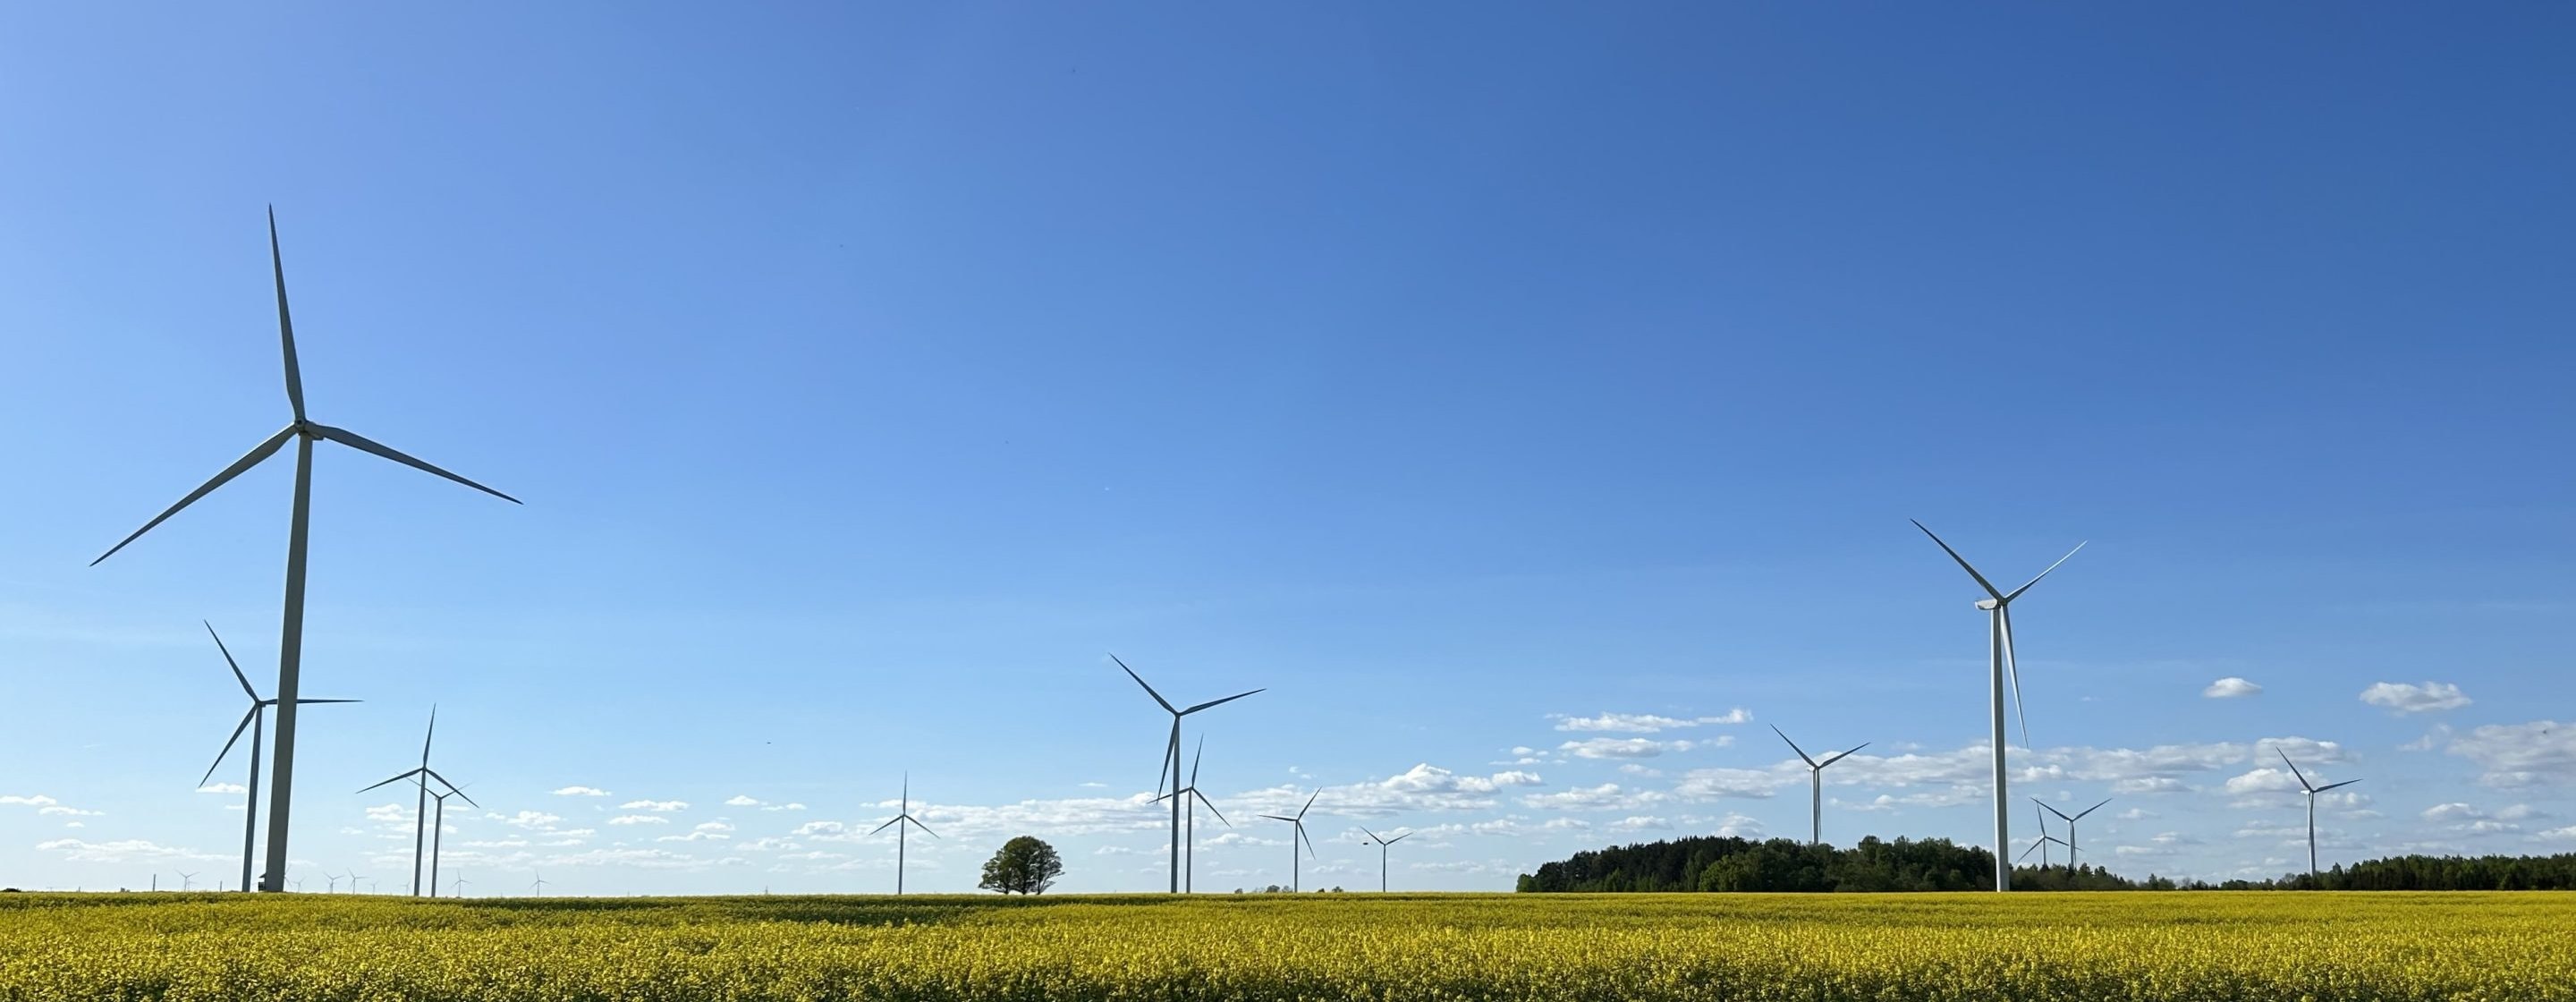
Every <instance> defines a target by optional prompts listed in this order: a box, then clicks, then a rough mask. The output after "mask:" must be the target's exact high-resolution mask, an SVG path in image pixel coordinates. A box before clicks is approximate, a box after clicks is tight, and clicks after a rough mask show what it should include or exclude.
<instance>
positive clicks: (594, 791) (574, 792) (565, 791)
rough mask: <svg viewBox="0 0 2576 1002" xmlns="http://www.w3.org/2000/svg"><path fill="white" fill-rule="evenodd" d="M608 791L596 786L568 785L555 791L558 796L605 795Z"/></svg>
mask: <svg viewBox="0 0 2576 1002" xmlns="http://www.w3.org/2000/svg"><path fill="white" fill-rule="evenodd" d="M607 795H608V791H606V790H603V789H600V788H598V787H596V786H567V787H564V788H562V789H560V790H556V791H555V796H558V797H605V796H607Z"/></svg>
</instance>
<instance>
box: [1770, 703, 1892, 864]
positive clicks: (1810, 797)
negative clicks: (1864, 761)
mask: <svg viewBox="0 0 2576 1002" xmlns="http://www.w3.org/2000/svg"><path fill="white" fill-rule="evenodd" d="M1771 733H1773V734H1778V735H1780V740H1782V741H1789V735H1788V733H1787V732H1785V731H1782V730H1781V729H1780V725H1778V724H1773V725H1771ZM1867 747H1869V742H1867V741H1863V742H1861V743H1859V744H1857V745H1853V746H1852V749H1851V751H1839V752H1835V753H1833V754H1831V755H1827V756H1825V760H1824V761H1822V762H1818V761H1816V760H1815V759H1813V758H1810V757H1808V755H1807V750H1806V749H1804V748H1800V747H1798V743H1797V742H1795V741H1789V750H1790V751H1793V752H1797V753H1798V760H1799V761H1801V762H1805V763H1807V821H1808V823H1809V824H1810V825H1812V826H1813V827H1812V828H1811V829H1810V831H1811V832H1812V834H1810V835H1808V836H1807V844H1808V845H1823V844H1824V842H1825V767H1826V766H1829V765H1832V764H1834V763H1836V762H1840V761H1842V760H1843V756H1845V755H1849V754H1851V753H1852V752H1856V751H1859V750H1861V749H1863V748H1867Z"/></svg>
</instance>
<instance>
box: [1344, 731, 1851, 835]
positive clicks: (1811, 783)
mask: <svg viewBox="0 0 2576 1002" xmlns="http://www.w3.org/2000/svg"><path fill="white" fill-rule="evenodd" d="M1771 733H1773V734H1778V735H1780V740H1782V741H1789V735H1788V734H1787V733H1785V732H1783V731H1781V730H1780V725H1778V724H1773V725H1771ZM1867 747H1869V742H1867V741H1863V742H1861V743H1860V744H1857V745H1854V746H1852V749H1851V751H1842V752H1835V753H1833V754H1831V755H1827V756H1825V760H1824V761H1822V762H1818V761H1816V760H1815V759H1813V758H1811V757H1809V756H1808V755H1807V750H1806V749H1804V748H1800V747H1798V743H1797V742H1795V741H1789V750H1790V751H1793V752H1797V753H1798V760H1799V761H1801V762H1805V763H1807V821H1808V823H1809V824H1810V825H1811V826H1812V827H1811V828H1810V829H1809V831H1810V833H1811V834H1809V835H1808V836H1807V844H1808V845H1823V844H1824V841H1825V767H1826V766H1829V765H1832V764H1834V763H1836V762H1840V761H1842V760H1843V756H1845V755H1849V754H1851V753H1852V752H1856V751H1859V750H1861V749H1863V748H1867ZM1363 830H1365V829H1363Z"/></svg>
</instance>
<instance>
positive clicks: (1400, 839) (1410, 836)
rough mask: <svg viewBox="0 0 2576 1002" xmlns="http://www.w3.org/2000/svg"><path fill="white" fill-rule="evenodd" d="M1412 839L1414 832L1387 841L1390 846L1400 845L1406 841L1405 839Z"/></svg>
mask: <svg viewBox="0 0 2576 1002" xmlns="http://www.w3.org/2000/svg"><path fill="white" fill-rule="evenodd" d="M1412 837H1413V833H1412V832H1406V833H1404V834H1402V835H1398V836H1396V837H1394V838H1391V839H1388V840H1386V844H1388V845H1394V844H1396V843H1398V842H1402V841H1404V840H1405V839H1409V838H1412Z"/></svg>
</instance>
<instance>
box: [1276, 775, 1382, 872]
mask: <svg viewBox="0 0 2576 1002" xmlns="http://www.w3.org/2000/svg"><path fill="white" fill-rule="evenodd" d="M1323 795H1324V789H1323V787H1320V786H1319V787H1316V788H1315V792H1313V793H1310V794H1307V795H1306V806H1304V807H1300V808H1298V809H1297V816H1296V817H1293V818H1283V817H1280V816H1279V815H1276V814H1264V815H1262V817H1265V818H1269V819H1270V820H1272V821H1285V822H1288V823H1289V824H1292V825H1296V826H1297V837H1296V838H1292V839H1289V840H1288V889H1289V890H1292V891H1303V890H1305V889H1306V888H1305V886H1304V885H1303V884H1302V883H1301V882H1300V881H1301V878H1299V876H1298V875H1297V843H1298V842H1301V841H1302V842H1304V843H1306V855H1309V856H1312V855H1315V840H1314V839H1310V838H1307V837H1306V812H1307V811H1308V810H1311V809H1313V808H1314V806H1315V798H1316V797H1320V796H1323ZM1381 882H1383V881H1381Z"/></svg>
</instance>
